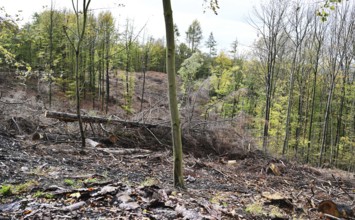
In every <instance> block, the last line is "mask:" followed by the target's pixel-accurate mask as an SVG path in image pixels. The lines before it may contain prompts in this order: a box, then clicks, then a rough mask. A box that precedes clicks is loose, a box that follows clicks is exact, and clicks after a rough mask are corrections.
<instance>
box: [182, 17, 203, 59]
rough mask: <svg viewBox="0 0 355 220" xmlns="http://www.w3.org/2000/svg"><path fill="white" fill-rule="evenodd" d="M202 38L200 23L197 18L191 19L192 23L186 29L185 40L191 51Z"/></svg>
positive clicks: (194, 49)
mask: <svg viewBox="0 0 355 220" xmlns="http://www.w3.org/2000/svg"><path fill="white" fill-rule="evenodd" d="M201 40H202V29H201V24H200V22H199V21H198V20H196V19H195V20H193V21H192V24H191V25H190V26H189V28H188V29H187V31H186V42H187V44H188V45H189V47H190V49H191V51H192V53H194V52H196V50H197V48H198V46H199V45H200V43H201Z"/></svg>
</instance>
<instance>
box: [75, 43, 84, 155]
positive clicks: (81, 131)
mask: <svg viewBox="0 0 355 220" xmlns="http://www.w3.org/2000/svg"><path fill="white" fill-rule="evenodd" d="M79 55H80V51H79V49H77V50H76V51H75V60H76V65H75V87H76V93H75V95H76V114H77V115H78V119H79V120H78V121H79V128H80V134H81V135H80V136H81V147H82V148H83V149H84V148H85V133H84V128H83V121H82V120H81V113H80V83H79Z"/></svg>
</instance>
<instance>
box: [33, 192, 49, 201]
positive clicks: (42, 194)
mask: <svg viewBox="0 0 355 220" xmlns="http://www.w3.org/2000/svg"><path fill="white" fill-rule="evenodd" d="M33 197H36V198H46V199H53V198H54V195H53V194H51V193H45V192H42V191H37V192H36V193H35V194H34V195H33Z"/></svg>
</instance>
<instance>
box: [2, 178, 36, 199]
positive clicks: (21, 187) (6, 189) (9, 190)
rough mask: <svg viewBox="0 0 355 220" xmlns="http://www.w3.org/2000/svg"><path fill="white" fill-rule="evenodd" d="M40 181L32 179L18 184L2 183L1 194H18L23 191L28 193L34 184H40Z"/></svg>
mask: <svg viewBox="0 0 355 220" xmlns="http://www.w3.org/2000/svg"><path fill="white" fill-rule="evenodd" d="M38 185H39V183H38V182H37V181H35V180H30V181H28V182H25V183H22V184H18V185H12V184H7V185H2V186H1V189H0V194H1V195H2V196H10V195H18V194H22V193H26V192H28V191H30V190H31V188H33V187H34V186H38Z"/></svg>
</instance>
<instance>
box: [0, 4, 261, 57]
mask: <svg viewBox="0 0 355 220" xmlns="http://www.w3.org/2000/svg"><path fill="white" fill-rule="evenodd" d="M259 1H260V0H222V1H219V4H220V10H219V11H218V12H219V13H218V15H215V14H213V13H212V12H211V11H208V10H207V11H206V13H204V12H203V11H204V8H203V6H202V3H203V0H172V7H173V13H174V23H176V24H177V25H178V28H179V31H180V34H181V36H180V38H179V41H180V42H184V41H185V32H186V30H187V29H188V26H189V25H190V24H191V23H192V21H193V20H194V19H197V20H198V21H199V22H200V23H201V27H202V31H203V35H204V39H203V40H202V41H203V43H202V45H201V46H204V43H205V41H206V40H207V38H208V36H209V34H210V32H213V35H214V37H215V40H216V41H217V44H218V45H217V46H218V49H219V50H227V51H228V50H230V45H231V43H232V42H233V41H234V40H235V39H236V38H238V41H239V43H240V49H241V50H245V49H246V48H247V47H245V46H249V45H251V44H252V43H253V41H254V40H255V38H256V32H255V30H254V29H253V28H252V27H251V26H250V25H249V24H248V22H247V20H248V17H249V16H250V14H252V8H253V6H254V5H256V4H258V3H257V2H259ZM50 2H51V0H1V1H0V6H4V7H5V10H6V11H7V12H8V13H9V14H14V13H16V12H17V11H19V10H21V11H22V12H21V15H22V17H23V18H24V21H23V22H25V21H28V20H29V19H31V17H32V15H33V13H34V12H41V11H43V10H44V9H43V7H44V6H48V7H49V6H50ZM53 2H54V4H55V8H56V9H62V8H68V9H71V0H53ZM118 3H122V4H124V5H125V7H118ZM90 8H91V9H95V13H98V12H99V11H100V10H101V11H102V10H110V11H112V13H113V14H114V16H115V18H116V22H117V24H118V25H123V24H124V23H125V20H126V18H130V19H132V20H134V24H135V27H136V30H137V31H138V30H140V29H141V28H142V27H143V26H144V24H146V23H147V33H148V34H150V35H153V36H154V37H155V38H163V37H164V35H165V30H164V27H165V26H164V17H163V6H162V0H92V1H91V4H90Z"/></svg>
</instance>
